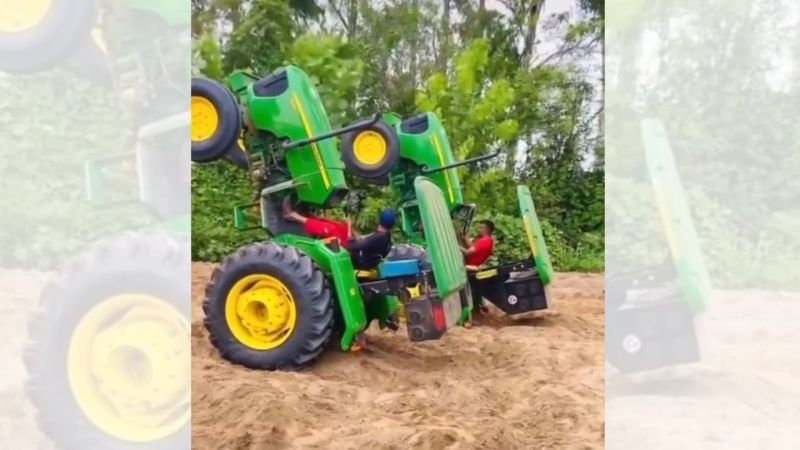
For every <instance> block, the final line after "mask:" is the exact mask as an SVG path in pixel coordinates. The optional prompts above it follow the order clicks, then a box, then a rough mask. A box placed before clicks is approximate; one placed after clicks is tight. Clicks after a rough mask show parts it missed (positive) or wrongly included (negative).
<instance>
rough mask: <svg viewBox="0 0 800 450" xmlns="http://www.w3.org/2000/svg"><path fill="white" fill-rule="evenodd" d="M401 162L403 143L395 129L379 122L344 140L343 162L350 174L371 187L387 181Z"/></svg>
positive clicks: (349, 135)
mask: <svg viewBox="0 0 800 450" xmlns="http://www.w3.org/2000/svg"><path fill="white" fill-rule="evenodd" d="M399 160H400V141H399V139H398V138H397V133H395V131H394V129H393V128H392V127H390V126H389V125H387V124H386V123H384V122H381V121H378V122H376V123H374V124H372V125H370V126H368V127H365V128H362V129H359V130H356V131H351V132H349V133H347V134H345V135H344V136H343V137H342V161H344V166H345V169H347V172H348V173H350V174H353V175H355V176H357V177H360V178H364V179H365V180H366V181H367V182H369V183H371V184H378V185H382V184H386V183H385V178H386V176H387V175H388V174H389V172H390V171H391V170H392V169H393V168H394V166H395V165H396V164H397V162H398V161H399Z"/></svg>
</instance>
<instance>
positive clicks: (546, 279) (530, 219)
mask: <svg viewBox="0 0 800 450" xmlns="http://www.w3.org/2000/svg"><path fill="white" fill-rule="evenodd" d="M517 199H518V200H519V212H520V215H521V216H522V222H523V225H524V226H525V235H526V236H527V238H528V246H529V247H530V249H531V254H532V255H533V261H534V263H536V271H537V272H538V273H539V279H541V280H542V284H550V282H551V281H553V265H552V264H551V263H550V254H549V253H548V252H547V244H545V242H544V235H543V234H542V225H541V224H540V223H539V218H538V217H537V216H536V208H534V206H533V197H532V196H531V191H530V189H528V186H517Z"/></svg>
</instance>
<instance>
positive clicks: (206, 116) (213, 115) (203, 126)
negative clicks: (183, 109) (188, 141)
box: [192, 95, 219, 142]
mask: <svg viewBox="0 0 800 450" xmlns="http://www.w3.org/2000/svg"><path fill="white" fill-rule="evenodd" d="M217 128H219V114H218V113H217V108H216V107H214V104H213V103H211V101H210V100H209V99H207V98H205V97H198V96H196V95H193V96H192V141H193V142H202V141H205V140H207V139H209V138H210V137H211V136H213V135H214V133H216V131H217Z"/></svg>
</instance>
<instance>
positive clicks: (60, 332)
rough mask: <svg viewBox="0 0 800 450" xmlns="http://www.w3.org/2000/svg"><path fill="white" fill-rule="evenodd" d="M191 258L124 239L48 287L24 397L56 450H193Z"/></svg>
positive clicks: (157, 239) (28, 354)
mask: <svg viewBox="0 0 800 450" xmlns="http://www.w3.org/2000/svg"><path fill="white" fill-rule="evenodd" d="M189 256H190V255H189V245H188V241H186V240H182V239H177V238H174V237H171V236H169V235H167V234H164V233H161V232H152V233H149V232H141V233H125V234H122V235H120V236H118V237H115V238H111V239H109V240H107V241H103V242H100V243H99V244H97V245H96V246H94V247H93V248H92V249H91V250H90V251H88V252H87V253H85V254H84V255H82V256H81V257H79V258H78V259H77V260H76V261H74V262H73V264H71V265H70V266H69V267H68V268H67V270H65V271H63V272H62V274H61V275H60V276H59V277H58V278H57V279H55V280H54V281H53V282H50V283H48V284H47V285H46V286H45V288H44V289H43V291H42V294H41V300H40V301H41V302H40V305H39V307H38V308H37V309H36V311H35V313H34V314H32V316H31V319H30V321H29V324H28V343H27V345H26V347H25V352H24V363H25V368H26V370H27V372H28V376H29V378H28V381H27V383H26V390H27V393H28V396H29V398H30V400H31V402H32V404H33V405H34V407H35V409H36V420H37V422H38V424H39V428H40V429H41V431H42V432H43V433H44V434H45V435H46V436H47V437H49V438H50V439H51V440H52V441H53V442H54V443H55V444H57V446H58V448H62V449H67V450H79V449H80V450H106V449H111V448H114V449H127V450H134V449H137V450H160V449H164V450H166V449H172V448H186V447H188V446H189V443H190V438H191V436H190V425H191V420H190V407H191V403H190V393H191V383H190V382H189V375H190V371H191V347H190V344H189V337H190V326H189V310H190V305H189V304H190V296H191V287H190V285H189V282H188V280H189V276H190V273H189Z"/></svg>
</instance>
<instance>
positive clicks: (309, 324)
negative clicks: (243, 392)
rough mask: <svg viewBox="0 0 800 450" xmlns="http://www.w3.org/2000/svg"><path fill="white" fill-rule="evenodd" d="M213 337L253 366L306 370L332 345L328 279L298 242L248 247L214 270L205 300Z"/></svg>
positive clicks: (229, 355) (231, 356) (230, 356)
mask: <svg viewBox="0 0 800 450" xmlns="http://www.w3.org/2000/svg"><path fill="white" fill-rule="evenodd" d="M203 311H204V313H205V316H206V317H205V322H204V323H205V326H206V329H208V332H209V335H210V339H211V343H212V344H213V345H214V346H215V347H216V348H217V349H218V350H219V351H220V354H221V355H222V357H223V358H225V359H227V360H229V361H231V362H233V363H235V364H241V365H243V366H246V367H249V368H251V369H261V370H300V369H303V368H306V367H308V366H310V365H311V364H313V363H314V362H315V361H316V360H317V358H319V356H320V355H321V354H322V352H323V351H324V349H325V348H326V346H327V344H328V341H329V340H330V338H331V334H332V332H333V324H334V312H333V300H332V298H331V292H330V289H329V288H328V283H327V280H326V279H325V276H324V275H323V273H322V271H321V270H320V268H319V267H318V266H317V265H316V263H314V261H313V260H311V258H309V257H308V256H307V255H305V254H304V253H302V252H301V251H299V250H297V249H296V248H293V247H288V246H284V245H278V244H275V243H271V242H270V243H260V244H253V245H248V246H245V247H242V248H241V249H239V251H237V252H236V253H235V254H233V255H231V256H229V257H228V258H227V259H225V261H224V262H223V263H222V265H221V266H220V267H218V268H217V269H216V270H214V273H213V274H212V275H211V280H210V281H209V283H208V285H207V286H206V298H205V300H204V302H203Z"/></svg>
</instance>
